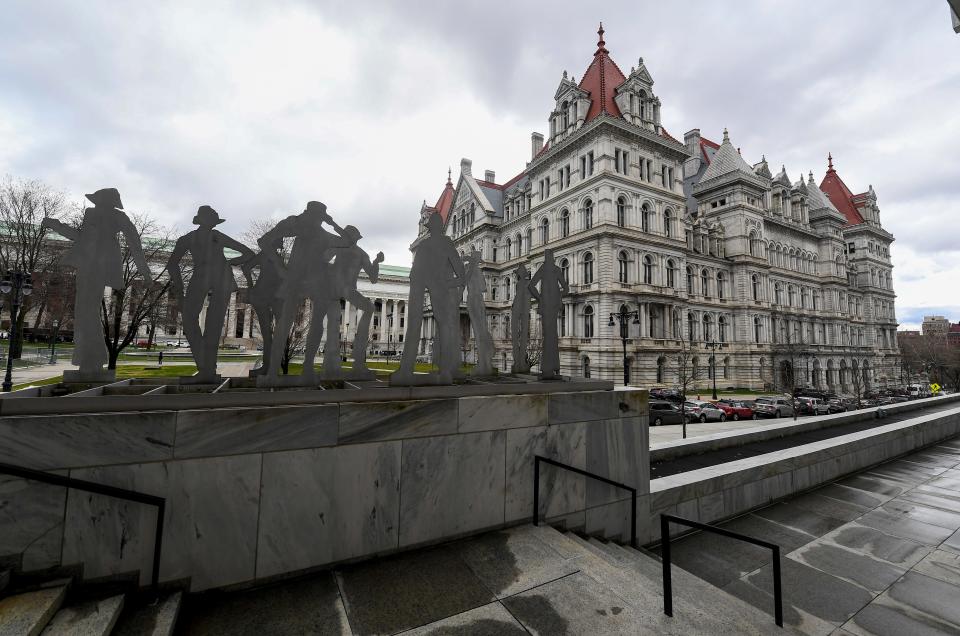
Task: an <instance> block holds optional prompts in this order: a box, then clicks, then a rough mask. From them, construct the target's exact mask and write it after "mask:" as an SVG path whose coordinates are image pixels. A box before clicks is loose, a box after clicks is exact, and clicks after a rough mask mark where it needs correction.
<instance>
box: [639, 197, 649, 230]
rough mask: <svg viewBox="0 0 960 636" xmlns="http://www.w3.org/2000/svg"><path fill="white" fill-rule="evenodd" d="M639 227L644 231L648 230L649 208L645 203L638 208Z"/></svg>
mask: <svg viewBox="0 0 960 636" xmlns="http://www.w3.org/2000/svg"><path fill="white" fill-rule="evenodd" d="M640 229H641V230H643V231H644V232H649V231H650V208H649V206H647V204H646V203H644V204H643V206H642V207H641V208H640Z"/></svg>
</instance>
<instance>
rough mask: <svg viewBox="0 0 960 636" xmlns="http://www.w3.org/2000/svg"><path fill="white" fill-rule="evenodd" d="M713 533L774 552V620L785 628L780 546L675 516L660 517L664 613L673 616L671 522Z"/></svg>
mask: <svg viewBox="0 0 960 636" xmlns="http://www.w3.org/2000/svg"><path fill="white" fill-rule="evenodd" d="M671 521H672V522H673V523H676V524H679V525H682V526H688V527H690V528H696V529H697V530H704V531H706V532H713V533H714V534H719V535H720V536H722V537H728V538H730V539H737V540H739V541H746V542H747V543H752V544H753V545H758V546H760V547H761V548H769V549H771V550H773V610H774V620H775V621H776V623H777V626H778V627H783V588H782V586H781V584H780V546H778V545H777V544H775V543H770V542H769V541H763V540H762V539H755V538H753V537H748V536H746V535H743V534H740V533H738V532H731V531H730V530H725V529H723V528H718V527H717V526H711V525H707V524H705V523H700V522H699V521H691V520H690V519H683V518H681V517H676V516H674V515H660V558H661V559H662V560H663V613H664V614H666V615H667V616H673V582H672V579H671V576H670V522H671Z"/></svg>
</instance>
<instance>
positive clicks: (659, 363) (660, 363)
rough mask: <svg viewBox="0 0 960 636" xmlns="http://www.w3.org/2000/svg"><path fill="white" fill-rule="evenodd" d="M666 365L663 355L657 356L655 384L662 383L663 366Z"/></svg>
mask: <svg viewBox="0 0 960 636" xmlns="http://www.w3.org/2000/svg"><path fill="white" fill-rule="evenodd" d="M665 366H666V360H665V359H664V357H663V356H659V357H658V358H657V384H663V382H664V379H663V378H664V367H665Z"/></svg>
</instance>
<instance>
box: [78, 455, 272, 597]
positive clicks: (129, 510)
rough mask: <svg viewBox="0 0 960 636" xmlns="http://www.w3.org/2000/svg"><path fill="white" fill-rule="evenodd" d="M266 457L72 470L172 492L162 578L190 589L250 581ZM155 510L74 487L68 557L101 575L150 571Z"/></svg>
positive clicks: (102, 480) (132, 486)
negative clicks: (178, 581)
mask: <svg viewBox="0 0 960 636" xmlns="http://www.w3.org/2000/svg"><path fill="white" fill-rule="evenodd" d="M260 461H261V456H260V455H236V456H233V457H218V458H208V459H189V460H181V461H171V462H157V463H150V464H131V465H125V466H108V467H103V468H83V469H77V470H73V471H71V473H70V474H71V476H72V477H77V478H80V479H88V480H90V481H95V482H98V483H104V484H109V485H113V486H118V487H121V488H129V489H133V490H138V491H141V492H146V493H149V494H153V495H158V496H161V497H166V499H167V508H166V514H165V516H164V528H163V556H162V559H161V567H160V578H161V580H164V581H166V580H174V579H182V578H187V577H190V578H191V586H190V587H191V590H193V591H197V590H203V589H207V588H211V587H221V586H225V585H231V584H233V583H240V582H244V581H248V580H251V579H252V578H253V576H254V562H255V559H254V555H255V550H256V543H257V518H258V508H259V505H258V503H259V502H258V500H259V487H260ZM154 511H155V508H153V507H152V506H146V505H143V504H138V503H133V502H127V501H123V500H118V499H114V498H111V497H106V496H103V495H94V494H90V493H83V492H78V491H75V490H71V491H70V493H69V495H68V497H67V512H66V524H65V525H66V532H65V533H64V534H65V536H64V545H63V560H64V563H83V564H84V576H85V577H87V578H96V577H98V576H106V575H109V574H115V573H120V572H129V571H133V570H138V569H139V570H140V580H141V583H144V584H145V583H147V582H148V581H149V577H150V571H151V563H152V559H153V538H154V528H155V523H156V521H155V520H156V516H155V512H154Z"/></svg>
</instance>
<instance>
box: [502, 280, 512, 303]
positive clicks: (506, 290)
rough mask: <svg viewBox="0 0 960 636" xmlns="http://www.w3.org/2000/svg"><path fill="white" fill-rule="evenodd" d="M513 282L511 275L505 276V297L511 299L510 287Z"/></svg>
mask: <svg viewBox="0 0 960 636" xmlns="http://www.w3.org/2000/svg"><path fill="white" fill-rule="evenodd" d="M512 282H513V281H511V280H510V277H509V276H504V277H503V298H504V299H505V300H510V287H512V285H511V283H512Z"/></svg>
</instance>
